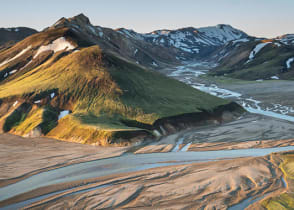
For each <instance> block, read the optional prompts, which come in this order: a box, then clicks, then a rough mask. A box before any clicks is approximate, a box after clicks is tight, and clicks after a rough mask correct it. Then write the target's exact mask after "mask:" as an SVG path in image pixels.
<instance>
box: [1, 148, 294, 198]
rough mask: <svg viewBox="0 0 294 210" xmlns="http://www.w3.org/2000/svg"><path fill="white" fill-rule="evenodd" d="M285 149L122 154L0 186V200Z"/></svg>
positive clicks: (283, 149)
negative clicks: (115, 176) (117, 176)
mask: <svg viewBox="0 0 294 210" xmlns="http://www.w3.org/2000/svg"><path fill="white" fill-rule="evenodd" d="M289 150H294V146H288V147H278V148H263V149H260V148H258V149H256V148H252V149H239V150H219V151H205V152H170V153H151V154H137V155H135V154H126V155H123V156H120V157H114V158H109V159H103V160H96V161H90V162H85V163H79V164H74V165H69V166H66V167H63V168H58V169H54V170H50V171H46V172H42V173H39V174H36V175H33V176H31V177H29V178H27V179H24V180H22V181H19V182H17V183H14V184H11V185H8V186H6V187H2V188H0V199H1V201H3V200H6V199H8V198H11V197H14V196H16V195H19V194H22V193H25V192H28V191H31V190H34V189H37V188H40V187H44V186H49V185H53V184H58V183H66V182H71V181H76V180H83V179H88V178H95V177H101V176H106V175H111V174H118V173H124V172H134V171H139V170H144V169H150V168H156V167H163V166H171V165H180V164H187V163H194V162H205V161H211V160H218V159H224V158H236V157H248V156H252V157H254V156H264V155H267V154H270V153H272V152H281V151H289Z"/></svg>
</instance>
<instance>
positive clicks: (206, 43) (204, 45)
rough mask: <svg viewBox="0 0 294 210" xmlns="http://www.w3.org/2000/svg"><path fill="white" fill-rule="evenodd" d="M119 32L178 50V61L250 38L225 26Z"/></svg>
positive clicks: (120, 30)
mask: <svg viewBox="0 0 294 210" xmlns="http://www.w3.org/2000/svg"><path fill="white" fill-rule="evenodd" d="M117 30H118V31H119V32H120V33H122V34H124V35H126V36H128V37H130V38H133V39H136V40H144V41H147V42H149V43H151V44H152V45H156V46H162V47H166V48H169V49H176V50H178V51H179V52H178V54H177V58H178V60H189V59H193V58H194V59H195V58H198V59H199V58H204V57H205V56H208V55H209V54H210V53H212V52H213V51H214V50H216V49H217V48H218V47H220V46H222V45H224V44H226V43H227V42H229V41H232V40H237V39H243V38H249V36H248V35H247V34H246V33H244V32H242V31H240V30H237V29H235V28H233V27H232V26H230V25H223V24H220V25H217V26H212V27H204V28H192V27H189V28H182V29H177V30H157V31H153V32H151V33H146V34H139V33H136V32H134V31H132V30H127V29H124V28H121V29H117Z"/></svg>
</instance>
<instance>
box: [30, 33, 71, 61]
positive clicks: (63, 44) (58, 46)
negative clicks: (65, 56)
mask: <svg viewBox="0 0 294 210" xmlns="http://www.w3.org/2000/svg"><path fill="white" fill-rule="evenodd" d="M74 48H75V47H74V46H73V45H72V44H71V43H69V42H68V41H66V39H65V38H64V37H60V38H58V39H56V40H54V41H53V42H52V43H51V44H48V45H46V46H41V47H40V48H39V49H38V51H37V53H36V55H35V56H34V58H36V57H37V56H38V55H39V54H41V53H42V52H45V51H48V50H52V51H54V53H56V52H58V51H60V50H65V49H66V50H67V51H68V50H72V49H74Z"/></svg>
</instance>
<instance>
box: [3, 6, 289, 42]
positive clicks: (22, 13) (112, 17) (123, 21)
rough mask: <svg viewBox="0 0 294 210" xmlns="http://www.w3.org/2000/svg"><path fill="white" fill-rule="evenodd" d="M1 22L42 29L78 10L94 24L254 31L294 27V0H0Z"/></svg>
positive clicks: (137, 28)
mask: <svg viewBox="0 0 294 210" xmlns="http://www.w3.org/2000/svg"><path fill="white" fill-rule="evenodd" d="M0 7H1V13H0V27H15V26H28V27H32V28H36V29H38V30H41V29H43V28H45V27H47V26H49V25H52V24H53V23H54V22H55V21H57V20H58V19H59V18H61V17H63V16H64V17H71V16H74V15H76V14H78V13H84V14H85V15H86V16H88V17H89V18H90V20H91V22H92V23H93V24H94V25H100V26H104V27H110V28H119V27H125V28H132V29H134V30H135V31H138V32H150V31H153V30H156V29H176V28H182V27H186V26H193V27H202V26H210V25H216V24H219V23H225V24H230V25H232V26H233V27H236V28H239V29H241V30H243V31H245V32H247V33H248V34H250V35H255V36H264V37H275V36H278V35H282V34H285V33H294V12H293V11H294V0H144V1H143V0H46V1H45V0H44V1H43V0H1V1H0Z"/></svg>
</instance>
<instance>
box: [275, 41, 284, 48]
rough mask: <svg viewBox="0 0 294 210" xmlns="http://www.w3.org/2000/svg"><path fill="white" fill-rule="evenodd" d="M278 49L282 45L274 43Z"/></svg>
mask: <svg viewBox="0 0 294 210" xmlns="http://www.w3.org/2000/svg"><path fill="white" fill-rule="evenodd" d="M274 44H275V45H276V46H277V47H281V46H282V45H281V44H280V43H278V42H275V43H274Z"/></svg>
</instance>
